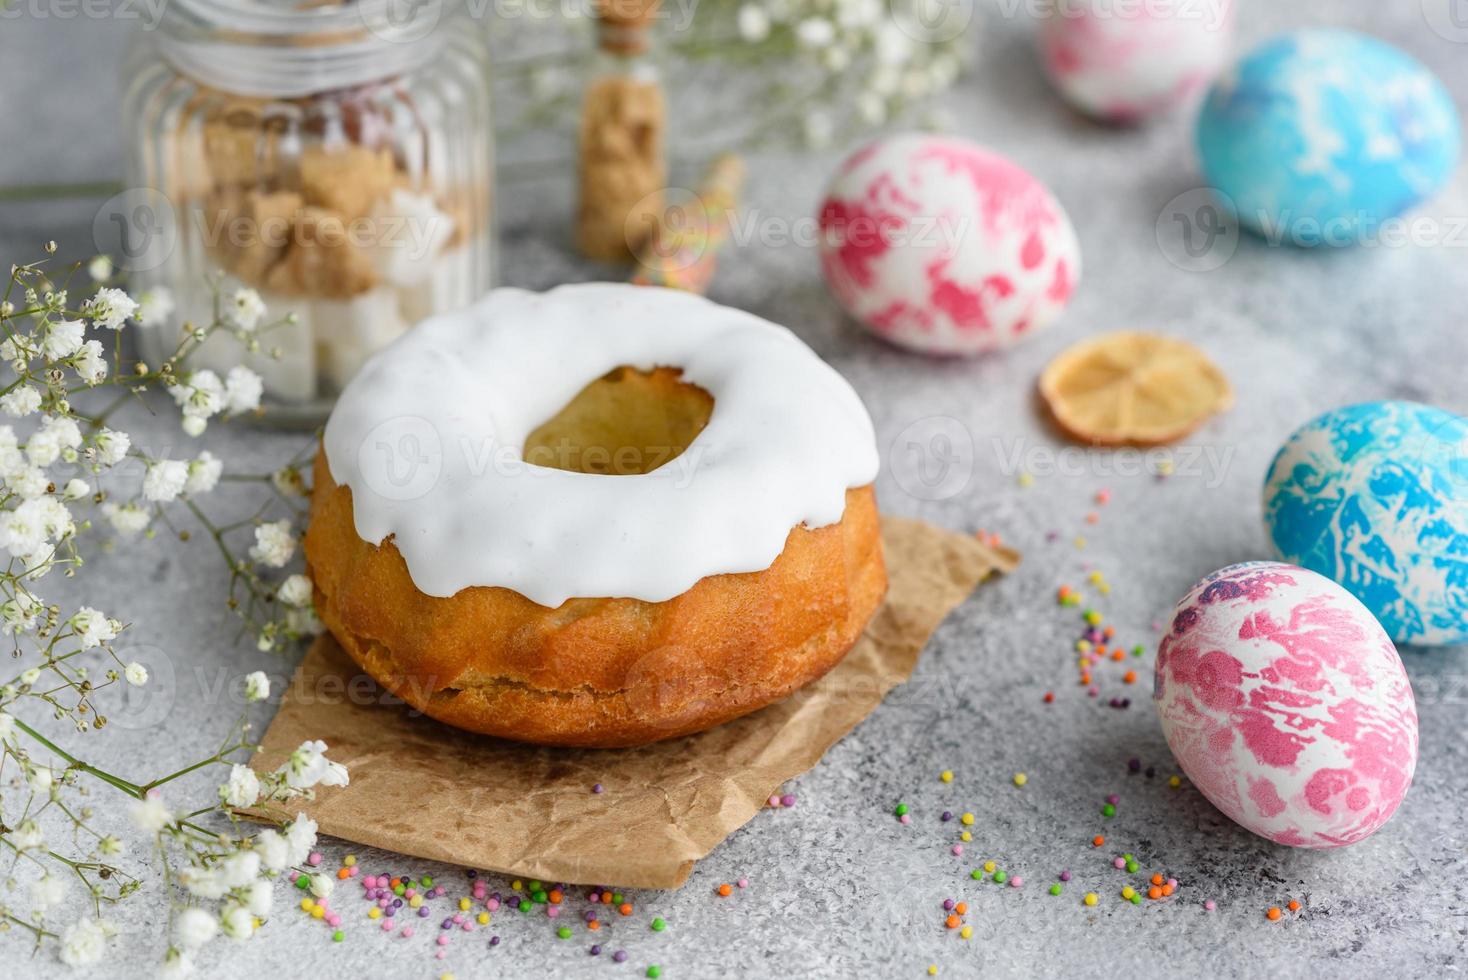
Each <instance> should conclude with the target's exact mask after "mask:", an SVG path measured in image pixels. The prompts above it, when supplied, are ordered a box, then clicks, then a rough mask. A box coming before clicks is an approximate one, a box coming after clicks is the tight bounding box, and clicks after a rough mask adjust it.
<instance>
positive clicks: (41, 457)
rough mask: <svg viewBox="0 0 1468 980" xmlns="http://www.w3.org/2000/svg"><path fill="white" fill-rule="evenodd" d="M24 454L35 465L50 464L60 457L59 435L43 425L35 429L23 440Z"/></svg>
mask: <svg viewBox="0 0 1468 980" xmlns="http://www.w3.org/2000/svg"><path fill="white" fill-rule="evenodd" d="M25 455H26V459H29V460H30V461H31V462H32V463H34V464H35V465H36V466H43V467H44V466H50V465H51V464H52V463H54V462H56V461H57V460H58V459H60V458H61V439H60V436H59V435H58V433H56V432H54V431H52V430H49V429H46V428H45V427H42V428H40V429H37V430H36V431H35V432H32V433H31V437H30V438H29V439H27V440H26V441H25Z"/></svg>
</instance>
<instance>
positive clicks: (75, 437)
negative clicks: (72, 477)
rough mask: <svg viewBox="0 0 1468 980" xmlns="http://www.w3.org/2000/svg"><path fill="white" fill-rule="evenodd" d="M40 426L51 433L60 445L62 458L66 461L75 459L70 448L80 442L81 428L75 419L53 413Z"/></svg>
mask: <svg viewBox="0 0 1468 980" xmlns="http://www.w3.org/2000/svg"><path fill="white" fill-rule="evenodd" d="M42 428H44V429H45V430H46V431H47V432H49V433H51V435H52V436H53V437H54V438H55V439H56V442H57V444H58V445H59V446H61V453H62V456H63V458H65V459H66V460H67V461H68V462H70V461H72V460H75V458H76V456H75V454H74V453H71V452H70V450H74V449H76V448H77V447H78V446H80V445H81V444H82V430H81V426H79V425H77V424H76V419H73V418H69V417H67V416H65V415H53V416H50V417H48V418H47V419H46V421H45V422H44V423H43V424H42Z"/></svg>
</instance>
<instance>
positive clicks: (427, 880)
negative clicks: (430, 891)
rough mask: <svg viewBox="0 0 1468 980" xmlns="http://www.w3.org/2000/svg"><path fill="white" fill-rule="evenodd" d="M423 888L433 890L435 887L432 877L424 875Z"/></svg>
mask: <svg viewBox="0 0 1468 980" xmlns="http://www.w3.org/2000/svg"><path fill="white" fill-rule="evenodd" d="M423 887H424V888H432V887H433V876H432V875H424V876H423Z"/></svg>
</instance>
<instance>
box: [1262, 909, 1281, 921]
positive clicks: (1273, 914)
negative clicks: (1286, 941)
mask: <svg viewBox="0 0 1468 980" xmlns="http://www.w3.org/2000/svg"><path fill="white" fill-rule="evenodd" d="M1264 914H1265V915H1267V916H1269V921H1270V922H1278V921H1279V917H1280V915H1281V914H1282V913H1281V912H1280V910H1279V909H1277V908H1274V907H1272V906H1271V907H1270V909H1269V911H1268V912H1265V913H1264Z"/></svg>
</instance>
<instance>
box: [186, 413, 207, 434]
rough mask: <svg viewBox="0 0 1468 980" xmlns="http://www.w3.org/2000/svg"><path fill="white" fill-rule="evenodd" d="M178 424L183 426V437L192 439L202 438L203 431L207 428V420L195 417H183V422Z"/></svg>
mask: <svg viewBox="0 0 1468 980" xmlns="http://www.w3.org/2000/svg"><path fill="white" fill-rule="evenodd" d="M180 424H181V425H182V426H183V430H184V435H186V436H190V437H191V438H194V439H197V438H199V437H200V436H202V435H203V434H204V430H205V429H207V428H209V422H208V420H206V419H201V418H199V416H197V415H185V416H184V417H183V422H182V423H180Z"/></svg>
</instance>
